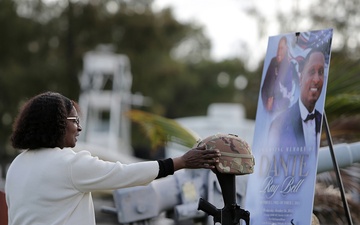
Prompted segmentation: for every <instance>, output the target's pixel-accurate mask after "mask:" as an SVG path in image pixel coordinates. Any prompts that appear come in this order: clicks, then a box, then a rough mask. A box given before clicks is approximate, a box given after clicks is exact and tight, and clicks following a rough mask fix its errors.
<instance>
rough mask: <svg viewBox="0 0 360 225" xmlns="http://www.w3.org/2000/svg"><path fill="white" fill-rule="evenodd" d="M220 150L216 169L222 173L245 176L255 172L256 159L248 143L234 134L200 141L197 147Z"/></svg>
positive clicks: (212, 136)
mask: <svg viewBox="0 0 360 225" xmlns="http://www.w3.org/2000/svg"><path fill="white" fill-rule="evenodd" d="M203 144H205V146H206V149H218V150H219V151H220V153H221V156H220V159H219V162H218V163H217V164H216V169H217V170H218V171H219V172H220V173H229V174H235V175H245V174H250V173H253V172H254V165H255V159H254V156H253V155H252V153H251V148H250V146H249V145H248V143H247V142H245V141H244V140H242V139H241V138H239V137H238V136H237V135H234V134H215V135H211V136H209V137H207V138H205V139H204V140H200V141H198V143H197V146H201V145H203Z"/></svg>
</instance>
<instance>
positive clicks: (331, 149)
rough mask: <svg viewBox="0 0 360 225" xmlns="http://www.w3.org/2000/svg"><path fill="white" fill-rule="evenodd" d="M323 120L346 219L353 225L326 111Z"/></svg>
mask: <svg viewBox="0 0 360 225" xmlns="http://www.w3.org/2000/svg"><path fill="white" fill-rule="evenodd" d="M323 120H324V121H323V122H324V126H325V131H326V138H327V141H328V145H329V150H330V154H331V158H332V161H333V166H334V170H335V173H336V178H337V181H338V183H339V188H340V193H341V198H342V201H343V205H344V209H345V213H346V217H347V220H348V223H349V225H353V222H352V219H351V213H350V210H349V206H348V203H347V201H346V197H345V191H344V186H343V182H342V179H341V175H340V169H339V166H338V163H337V160H336V156H335V153H334V149H333V143H332V139H331V135H330V129H329V125H328V122H327V118H326V114H325V111H324V117H323Z"/></svg>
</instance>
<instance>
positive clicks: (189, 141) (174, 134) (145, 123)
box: [127, 110, 200, 149]
mask: <svg viewBox="0 0 360 225" xmlns="http://www.w3.org/2000/svg"><path fill="white" fill-rule="evenodd" d="M127 115H128V116H129V117H130V119H131V120H132V121H134V122H135V123H137V124H139V125H140V126H141V128H142V130H143V132H144V134H145V135H146V136H147V137H148V138H149V139H150V140H151V148H152V149H159V148H162V147H163V146H164V145H165V143H167V142H170V141H171V142H174V143H177V144H179V145H182V146H185V147H188V148H191V147H193V146H194V144H195V143H196V141H197V140H199V138H200V137H199V136H198V135H197V134H195V133H193V132H192V131H190V130H188V129H186V128H185V127H183V126H182V125H180V124H179V123H178V122H176V121H175V120H172V119H168V118H165V117H162V116H159V115H155V114H152V113H147V112H144V111H140V110H131V111H129V112H128V113H127Z"/></svg>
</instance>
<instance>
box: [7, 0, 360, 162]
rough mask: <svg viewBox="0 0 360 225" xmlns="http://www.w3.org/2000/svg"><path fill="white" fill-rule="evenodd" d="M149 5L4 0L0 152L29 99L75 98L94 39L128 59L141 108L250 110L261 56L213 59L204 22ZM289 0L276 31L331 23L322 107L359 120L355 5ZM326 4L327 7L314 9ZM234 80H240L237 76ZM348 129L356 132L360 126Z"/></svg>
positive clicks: (173, 113)
mask: <svg viewBox="0 0 360 225" xmlns="http://www.w3.org/2000/svg"><path fill="white" fill-rule="evenodd" d="M152 4H153V1H151V0H143V1H122V0H117V1H115V0H104V1H95V0H87V1H86V0H83V1H67V0H58V1H47V3H45V2H43V1H41V0H28V1H22V0H1V1H0V29H1V35H0V43H1V45H0V52H1V54H0V126H1V129H0V154H1V155H12V154H14V152H13V150H12V149H11V148H10V147H9V141H8V138H9V135H10V132H11V124H12V122H13V120H14V116H15V115H16V113H17V110H18V107H19V106H20V105H21V104H22V102H23V101H24V100H25V99H26V98H28V97H31V96H33V95H35V94H37V93H40V92H43V91H46V90H51V91H59V92H61V93H63V94H64V95H66V96H69V97H71V98H73V99H78V97H79V92H80V88H79V82H78V75H79V73H80V72H81V70H82V57H83V54H84V53H85V52H87V51H90V50H93V49H94V48H95V47H96V46H97V45H98V44H112V46H114V51H115V52H116V53H120V54H126V55H127V56H128V57H129V58H130V62H131V70H132V74H133V85H132V92H133V93H142V94H143V95H144V96H147V97H150V98H151V99H152V104H151V105H150V106H147V107H142V108H141V109H142V110H145V111H149V112H152V113H155V114H158V115H161V116H165V117H168V118H177V117H184V116H190V115H203V114H205V112H206V109H207V106H208V105H209V104H210V103H212V102H236V103H241V104H244V105H245V106H246V110H247V112H246V114H247V117H248V118H251V119H255V114H256V107H257V98H258V91H259V87H260V79H261V73H262V62H260V63H259V64H258V66H257V68H256V69H255V70H254V69H253V70H251V71H250V70H248V69H247V68H248V67H247V66H246V63H247V62H246V60H244V59H240V58H230V59H226V60H222V61H215V60H213V59H212V58H211V57H210V50H211V42H210V40H209V38H208V37H206V36H205V34H204V30H203V27H201V26H199V25H195V24H191V23H181V22H179V21H177V20H176V19H175V17H174V15H173V11H172V9H164V10H162V11H160V12H154V10H153V9H152ZM239 4H241V2H239ZM280 4H282V2H281V1H280V0H279V5H280ZM292 4H293V6H292V7H291V10H290V11H289V10H288V11H282V10H281V9H280V8H281V7H279V10H278V11H277V14H276V17H275V18H273V20H276V21H277V24H278V27H279V28H278V29H279V33H288V32H293V31H307V30H314V29H323V28H328V27H333V28H334V32H335V34H334V40H335V41H334V43H333V53H332V59H331V65H330V76H329V84H328V91H327V103H326V112H327V114H328V118H330V119H329V120H330V121H331V122H332V121H335V120H336V119H338V118H342V119H343V120H342V121H343V122H342V123H339V122H337V126H338V127H341V129H343V128H344V126H345V124H344V123H345V122H344V121H345V120H344V118H345V119H349V118H351V121H352V122H350V123H351V124H354V120H355V121H356V123H355V124H359V119H358V114H359V111H360V104H358V103H359V102H360V100H359V99H360V98H359V89H358V84H360V82H359V81H360V76H359V72H360V65H359V64H358V61H359V57H360V56H359V49H360V40H359V36H358V35H356V31H358V30H359V29H360V27H359V26H360V25H359V24H360V23H356V22H354V21H359V15H358V13H357V12H356V10H355V9H356V8H357V7H356V6H357V5H358V4H359V3H358V2H357V1H355V0H352V1H341V2H340V4H339V3H337V2H336V3H335V2H333V1H330V0H328V1H320V0H317V1H312V2H311V3H309V4H312V5H311V6H310V7H309V8H311V10H303V9H304V6H303V5H301V2H300V1H293V3H292ZM323 5H326V6H327V7H326V9H327V10H326V12H325V10H320V9H322V8H323V7H322V6H323ZM244 13H248V14H249V15H251V16H253V17H254V18H255V19H257V21H259V23H258V27H259V31H260V32H259V40H260V39H264V38H265V39H267V35H265V34H266V32H265V31H266V29H267V25H269V24H270V23H271V22H272V21H268V20H267V19H266V18H265V17H264V15H262V14H261V12H260V11H258V10H257V8H256V7H255V6H254V7H251V4H250V6H249V7H248V10H247V11H246V12H244ZM348 16H350V17H351V18H352V19H347V18H348ZM309 27H310V28H309ZM234 29H236V28H234ZM244 35H246V34H244ZM239 80H240V81H243V82H242V83H243V84H244V82H245V85H240V86H239V85H234V84H236V83H237V82H238V81H239ZM346 126H347V125H346ZM339 129H340V128H339ZM348 129H349V128H348V126H347V128H346V129H345V128H344V129H343V130H345V133H346V130H348ZM351 129H352V135H353V136H354V138H355V140H356V139H357V138H359V135H358V134H359V128H356V126H355V128H354V127H353V128H351ZM347 134H349V132H347ZM134 144H135V145H136V140H135V142H134Z"/></svg>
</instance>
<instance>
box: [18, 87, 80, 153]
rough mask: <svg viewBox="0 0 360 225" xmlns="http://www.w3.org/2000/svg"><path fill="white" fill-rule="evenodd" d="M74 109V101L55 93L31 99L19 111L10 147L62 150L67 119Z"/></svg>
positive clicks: (46, 93) (47, 93) (43, 94)
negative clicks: (57, 148)
mask: <svg viewBox="0 0 360 225" xmlns="http://www.w3.org/2000/svg"><path fill="white" fill-rule="evenodd" d="M73 106H74V101H72V100H70V99H68V98H67V97H65V96H63V95H61V94H59V93H55V92H45V93H42V94H39V95H36V96H34V97H32V98H31V99H30V100H28V101H27V102H26V103H25V104H24V106H23V107H22V108H21V110H20V113H19V114H18V116H17V118H16V120H15V122H14V124H13V133H12V135H11V142H12V146H13V147H14V148H16V149H29V150H35V149H39V148H55V147H60V148H62V147H63V146H62V145H63V140H64V136H65V132H66V118H67V117H68V116H69V114H70V112H71V110H72V109H73Z"/></svg>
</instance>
